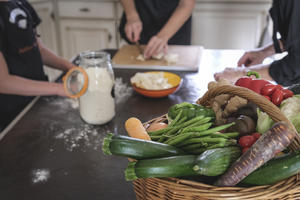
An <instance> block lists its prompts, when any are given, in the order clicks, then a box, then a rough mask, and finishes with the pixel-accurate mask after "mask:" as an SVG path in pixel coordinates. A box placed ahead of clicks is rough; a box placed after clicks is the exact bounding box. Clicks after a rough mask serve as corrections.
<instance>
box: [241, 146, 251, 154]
mask: <svg viewBox="0 0 300 200" xmlns="http://www.w3.org/2000/svg"><path fill="white" fill-rule="evenodd" d="M248 149H250V147H245V148H243V150H242V152H243V154H244V153H246V151H247V150H248Z"/></svg>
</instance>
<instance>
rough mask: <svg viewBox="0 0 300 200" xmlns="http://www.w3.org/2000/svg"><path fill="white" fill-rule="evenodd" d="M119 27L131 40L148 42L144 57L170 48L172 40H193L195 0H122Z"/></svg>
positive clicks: (132, 41)
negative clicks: (192, 25)
mask: <svg viewBox="0 0 300 200" xmlns="http://www.w3.org/2000/svg"><path fill="white" fill-rule="evenodd" d="M121 3H122V6H123V8H124V11H125V12H124V13H123V16H122V19H121V23H120V27H119V31H120V34H121V37H122V38H124V39H125V40H126V41H127V42H128V43H131V44H132V43H136V42H139V43H140V44H146V45H147V46H146V48H145V51H144V57H145V58H150V57H151V56H152V55H157V54H159V53H161V52H163V51H164V52H166V51H167V45H168V44H176V45H189V44H190V43H191V23H192V19H191V14H192V11H193V8H194V5H195V0H163V1H162V0H121Z"/></svg>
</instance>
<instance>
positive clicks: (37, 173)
mask: <svg viewBox="0 0 300 200" xmlns="http://www.w3.org/2000/svg"><path fill="white" fill-rule="evenodd" d="M32 176H33V177H32V182H33V183H39V182H45V181H47V180H48V179H49V177H50V171H49V170H48V169H36V170H33V172H32Z"/></svg>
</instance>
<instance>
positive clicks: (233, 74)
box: [214, 64, 273, 83]
mask: <svg viewBox="0 0 300 200" xmlns="http://www.w3.org/2000/svg"><path fill="white" fill-rule="evenodd" d="M269 68H270V65H269V64H268V65H254V66H251V67H247V68H245V67H243V68H242V67H236V68H230V67H228V68H225V70H223V71H222V72H217V73H215V74H214V78H215V80H216V81H219V80H222V79H227V80H229V81H230V82H232V83H235V82H236V80H237V79H239V78H240V77H242V76H246V74H247V72H248V71H256V72H258V73H259V75H260V76H261V78H263V79H266V80H270V81H273V78H272V77H271V76H270V74H269Z"/></svg>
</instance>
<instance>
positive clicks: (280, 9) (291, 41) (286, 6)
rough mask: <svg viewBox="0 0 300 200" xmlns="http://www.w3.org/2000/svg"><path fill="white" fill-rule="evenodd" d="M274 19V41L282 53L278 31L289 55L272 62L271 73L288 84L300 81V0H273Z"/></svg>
mask: <svg viewBox="0 0 300 200" xmlns="http://www.w3.org/2000/svg"><path fill="white" fill-rule="evenodd" d="M270 15H271V17H272V20H273V42H274V48H275V51H276V53H281V50H280V47H279V43H278V39H277V32H279V33H280V35H281V40H282V41H283V43H284V46H285V49H286V51H287V52H288V55H287V56H285V57H284V58H282V59H281V60H278V61H275V62H273V63H272V64H271V66H270V69H269V73H270V75H271V77H272V78H273V79H274V80H275V81H276V82H277V83H279V84H281V85H284V86H288V85H292V84H295V83H299V82H300V1H299V0H273V6H272V8H271V10H270Z"/></svg>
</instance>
